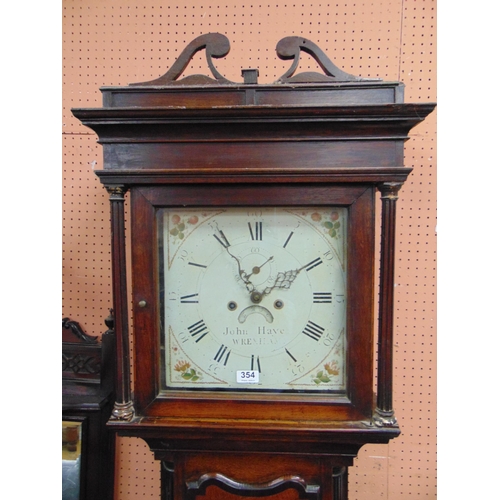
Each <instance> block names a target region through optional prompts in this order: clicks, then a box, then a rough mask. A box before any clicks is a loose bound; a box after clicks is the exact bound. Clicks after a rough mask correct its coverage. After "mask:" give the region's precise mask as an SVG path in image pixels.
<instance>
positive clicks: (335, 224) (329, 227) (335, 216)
mask: <svg viewBox="0 0 500 500" xmlns="http://www.w3.org/2000/svg"><path fill="white" fill-rule="evenodd" d="M339 218H340V215H339V213H338V212H337V211H336V210H334V211H333V212H331V213H330V214H328V216H324V215H321V214H320V213H318V212H314V213H312V214H311V219H312V220H313V221H314V222H318V223H319V224H320V225H321V226H322V227H323V230H324V231H325V233H327V234H328V235H329V236H330V237H331V238H339V237H340V233H339V229H340V221H339Z"/></svg>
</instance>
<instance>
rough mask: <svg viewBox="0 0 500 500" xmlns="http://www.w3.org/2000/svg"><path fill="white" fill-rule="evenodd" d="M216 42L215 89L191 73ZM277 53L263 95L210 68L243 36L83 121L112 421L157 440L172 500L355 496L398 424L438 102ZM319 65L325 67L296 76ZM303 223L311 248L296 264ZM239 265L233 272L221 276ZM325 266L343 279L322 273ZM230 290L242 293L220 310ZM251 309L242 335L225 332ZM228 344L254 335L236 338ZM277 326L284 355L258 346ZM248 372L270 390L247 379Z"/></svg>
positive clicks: (120, 95) (196, 46)
mask: <svg viewBox="0 0 500 500" xmlns="http://www.w3.org/2000/svg"><path fill="white" fill-rule="evenodd" d="M203 49H204V50H205V53H206V56H207V63H208V66H209V68H210V70H211V72H212V75H213V78H210V77H207V76H203V75H191V76H187V77H184V78H181V75H182V72H183V71H184V69H185V68H186V67H187V65H188V63H189V61H190V60H191V58H192V56H193V55H194V54H195V53H196V52H197V51H199V50H203ZM276 50H277V55H278V57H280V58H281V59H284V60H291V61H292V64H291V66H290V69H289V70H288V71H287V72H286V73H285V74H284V75H282V76H281V77H280V78H279V79H278V80H277V81H276V82H275V83H272V84H258V83H257V80H258V71H257V70H253V69H252V70H243V82H230V81H228V80H227V79H226V78H224V76H222V75H221V74H220V73H219V72H218V71H217V69H216V68H215V65H214V58H219V57H223V56H225V55H226V54H227V53H228V51H229V42H228V40H227V38H226V37H225V36H223V35H220V34H213V33H212V34H208V35H203V36H201V37H198V38H197V39H196V40H194V41H193V42H192V43H191V44H189V45H188V47H187V48H186V49H185V50H184V52H183V53H182V54H181V55H180V57H179V58H178V60H177V61H176V62H175V63H174V64H173V66H172V68H171V69H170V70H169V71H168V72H167V73H166V74H165V75H163V76H161V77H160V78H158V79H157V80H153V81H149V82H144V83H138V84H132V85H129V86H127V87H105V88H102V89H101V90H102V93H103V102H104V106H103V108H100V109H75V110H73V113H74V114H75V116H76V117H77V118H79V119H80V120H81V121H82V123H84V124H85V125H87V126H89V127H90V128H91V129H93V130H94V131H95V132H96V133H97V134H98V136H99V142H100V143H101V144H102V146H103V151H104V169H103V170H101V171H98V172H97V175H98V176H99V178H100V180H101V182H102V183H103V185H104V186H105V187H106V189H107V190H108V192H109V194H110V202H111V225H112V235H113V236H112V259H113V260H112V268H113V294H114V310H115V314H116V328H115V331H116V335H117V354H118V360H117V361H118V363H117V372H116V382H117V398H116V403H115V407H114V410H113V414H112V418H111V421H110V422H109V425H110V426H111V428H113V429H114V430H116V431H117V432H118V433H119V434H121V435H125V436H138V437H141V438H143V439H144V440H146V442H147V443H148V444H149V446H150V448H151V449H152V450H153V451H154V453H155V457H156V458H157V459H158V460H161V462H162V496H163V498H175V499H181V498H186V499H202V498H235V496H234V495H236V497H252V498H254V497H266V498H267V497H272V498H300V499H320V498H321V499H326V498H334V499H336V500H340V499H346V498H347V478H348V467H349V466H350V465H352V462H353V459H354V458H355V457H356V455H357V453H358V451H359V449H360V448H361V446H363V445H364V444H366V443H387V442H388V441H389V440H390V439H392V438H394V437H396V436H398V434H399V432H400V431H399V428H398V425H397V421H396V418H395V415H394V411H393V406H392V336H393V300H394V298H393V285H394V240H395V221H396V218H395V217H396V216H395V207H396V201H397V198H398V191H399V189H400V187H401V186H402V184H403V183H404V181H405V180H406V178H407V176H408V175H409V174H410V172H411V170H412V169H411V168H409V167H405V166H404V163H403V152H404V150H403V147H404V142H405V141H406V140H407V139H408V133H409V131H410V129H411V128H412V127H414V126H415V125H416V124H418V123H420V122H421V121H422V120H423V119H425V117H426V116H427V115H428V114H429V113H430V112H431V111H432V110H433V109H434V104H432V103H430V104H405V103H403V85H402V84H401V83H399V82H383V81H380V80H369V79H362V78H359V77H356V76H353V75H349V74H347V73H345V72H343V71H342V70H340V69H339V68H337V67H336V66H335V65H334V64H333V63H332V62H331V61H330V60H329V59H328V58H327V56H326V55H325V54H324V53H323V52H322V51H321V50H320V49H319V48H318V47H317V46H316V45H315V44H314V43H312V42H311V41H309V40H306V39H304V38H300V37H287V38H285V39H283V40H281V41H280V42H279V43H278V44H277V47H276ZM304 53H306V54H308V55H309V56H311V57H313V58H314V59H315V60H316V62H317V63H318V64H319V66H320V67H321V68H322V69H323V71H324V74H320V73H315V72H306V73H299V74H295V71H296V69H297V68H298V65H299V61H300V58H301V56H302V55H304ZM377 191H380V193H381V199H382V208H381V210H382V213H381V248H380V290H379V292H380V293H379V302H378V304H379V305H378V307H379V309H378V339H377V343H378V364H377V368H376V369H377V381H376V394H375V395H374V394H373V387H374V373H373V372H374V370H373V354H374V343H373V340H374V339H373V337H374V331H375V325H374V319H373V318H374V317H375V311H374V309H375V295H376V291H375V290H374V274H375V269H376V268H377V266H376V262H375V261H376V250H375V233H376V219H375V215H376V214H375V199H376V194H377ZM127 192H129V193H130V213H131V235H130V240H129V241H130V245H131V251H132V262H131V265H132V267H131V269H132V290H131V291H130V292H131V295H132V303H133V315H134V331H133V335H134V347H133V348H134V360H135V363H134V366H133V369H134V387H133V391H132V388H131V386H130V378H131V371H130V370H131V369H132V367H131V366H130V359H129V329H128V309H127V305H128V297H129V295H128V292H129V291H128V290H127V280H126V265H127V263H126V258H125V255H126V253H125V229H124V203H125V195H126V193H127ZM273 210H274V212H273ZM269 213H275V218H274V219H276V221H277V223H275V225H274V226H273V224H274V223H273V220H274V219H273V217H271V216H269V215H266V214H269ZM223 214H225V215H223ZM245 214H246V215H245ZM226 215H228V217H229V218H226V219H224V218H223V217H225V216H226ZM233 216H234V217H236V218H235V219H231V217H233ZM244 216H247V217H248V228H247V227H246V224H245V223H243V222H241V221H244ZM266 217H267V218H266ZM232 220H235V221H240V222H238V223H236V222H235V223H233V222H231V221H232ZM225 221H226V222H225ZM293 224H296V226H294V225H293ZM283 227H286V228H287V229H286V233H283ZM294 228H300V230H303V235H304V236H303V239H302V240H297V238H295V240H293V241H294V245H296V246H295V247H294V251H295V253H291V252H292V250H291V246H290V247H288V248H287V245H288V242H289V239H290V238H291V237H292V235H293V234H295V233H294V231H295V229H294ZM280 231H281V232H280ZM307 231H312V232H310V233H308V232H307ZM342 231H343V232H342ZM211 233H213V234H211ZM307 234H311V238H309V237H308V236H307ZM286 235H288V237H287V238H286V240H285V237H284V236H286ZM226 236H227V238H226ZM232 238H233V239H232ZM273 238H274V239H273ZM280 238H282V239H281V241H280V244H279V245H278V244H276V241H277V240H279V239H280ZM314 241H316V243H314ZM186 242H189V245H188V243H186ZM231 243H233V245H231ZM323 244H325V245H327V246H326V247H324V248H323V250H321V253H319V252H320V250H319V248H320V247H321V245H323ZM273 245H274V246H273ZM315 245H316V246H315ZM328 245H329V246H328ZM301 248H303V249H304V257H301V256H300V255H301V254H300V251H301ZM315 248H317V249H318V250H314V251H316V252H317V254H314V255H313V257H306V256H305V255H306V253H307V252H308V251H309V250H310V251H311V252H313V249H315ZM325 248H326V250H325ZM188 249H189V250H188ZM284 249H285V250H284ZM288 250H290V252H288ZM203 252H206V255H207V258H206V260H203V257H204V255H205V254H204V253H203ZM238 252H239V253H238ZM208 255H211V256H212V257H210V258H208ZM193 256H194V257H193ZM195 257H196V258H195ZM259 259H261V260H259ZM286 259H289V260H288V261H287V260H286ZM294 259H295V260H294ZM301 259H302V260H301ZM304 259H305V260H304ZM309 259H312V260H309ZM181 261H183V262H184V264H185V268H182V265H183V264H182V262H181ZM252 262H253V264H252ZM285 262H286V263H285ZM292 262H297V263H296V264H292ZM335 263H336V264H335ZM176 266H177V269H179V270H178V271H175V273H177V274H175V273H174V269H175V268H176ZM318 266H320V267H318ZM335 266H336V267H335ZM211 269H214V270H215V271H213V272H212V271H211ZM228 269H229V272H230V273H233V275H234V280H233V279H226V278H224V279H223V278H222V276H223V275H224V273H226V271H227V270H228ZM318 269H319V270H320V271H319V272H318ZM285 271H286V272H285ZM194 272H196V273H198V274H196V275H195V274H193V273H194ZM323 272H325V273H327V275H328V273H330V275H331V276H332V278H331V280H330V278H328V279H327V280H326V281H324V280H323V281H321V280H322V279H323V278H320V275H321V273H323ZM313 273H316V274H315V275H314V276H313ZM258 275H259V276H258ZM330 275H328V276H330ZM174 276H175V278H174ZM217 276H220V278H217ZM262 276H264V277H265V279H267V281H266V282H265V281H259V280H260V279H261V277H262ZM315 280H317V281H315ZM330 281H331V283H330ZM174 282H175V283H174ZM265 283H267V285H266V284H265ZM316 283H318V284H319V285H318V288H314V287H315V286H316V285H315V284H316ZM186 284H189V285H188V286H184V285H186ZM176 286H177V287H178V288H177V289H176V288H175V287H176ZM211 290H212V291H213V293H210V291H211ZM227 290H230V291H231V293H232V294H234V296H235V297H238V300H236V299H235V300H232V299H231V298H229V301H227V299H225V298H224V299H223V297H225V295H224V294H225V293H226V292H227ZM247 292H248V293H247ZM214 297H215V298H214ZM219 297H220V300H219V299H218V298H219ZM273 301H274V302H273ZM219 302H220V303H219ZM208 303H210V304H211V305H210V307H208V306H207V305H206V304H208ZM304 304H305V305H304ZM283 305H285V307H283ZM236 310H238V311H241V312H239V314H240V315H239V316H236V315H235V316H231V314H232V313H233V311H236ZM228 311H229V312H228ZM282 311H286V314H287V315H289V318H288V319H290V318H292V317H294V318H295V317H296V318H298V319H296V320H294V325H290V322H286V321H284V322H280V321H281V320H279V319H277V318H278V317H279V315H280V314H282ZM320 311H321V312H320ZM325 311H326V312H325ZM328 311H330V312H328ZM250 315H252V318H251V319H248V318H249V317H250ZM259 315H260V316H259ZM254 316H256V317H260V318H264V319H261V321H262V322H263V324H264V326H262V327H261V326H258V327H257V324H256V323H252V321H253V320H254V319H255V318H254ZM318 316H319V317H321V318H322V319H321V321H319V322H318V321H316V322H315V321H314V320H315V319H316V318H317V317H318ZM236 317H238V321H239V322H240V324H238V322H235V323H232V324H231V326H226V327H225V328H220V325H225V324H226V323H224V322H226V321H227V325H229V321H231V320H230V318H236ZM221 318H224V319H223V320H221ZM225 318H228V319H227V320H226V319H225ZM221 321H222V322H221ZM266 322H267V324H266ZM318 323H319V324H318ZM247 325H250V326H248V328H246V326H247ZM271 327H273V328H271ZM252 328H253V330H252ZM221 330H222V331H221ZM231 332H232V333H233V334H239V335H243V336H244V341H240V342H239V343H238V342H236V340H235V339H233V340H232V341H231V339H228V340H226V338H227V337H224V335H225V334H229V333H231ZM264 333H265V334H268V335H269V337H267V338H268V339H269V341H268V342H267V344H268V345H272V344H274V345H275V346H278V347H275V348H274V350H271V348H269V350H266V348H265V347H262V344H266V342H264V341H261V340H260V337H259V335H261V334H264ZM202 339H203V340H202ZM221 339H222V340H221ZM333 341H335V345H337V346H338V348H337V349H336V350H335V349H334V348H333V346H329V344H332V343H333ZM242 344H245V345H253V346H254V349H255V351H245V349H246V347H243V346H242ZM218 345H220V347H219V349H218V350H217V351H215V346H218ZM318 346H321V349H320V347H318ZM238 356H239V358H238ZM273 356H274V357H273ZM322 356H323V357H322ZM335 356H336V357H335ZM245 357H246V359H247V360H248V361H244V359H245ZM235 359H239V360H240V361H238V363H240V364H239V365H238V364H234V363H235ZM312 359H314V360H315V361H311V360H312ZM244 363H247V364H246V365H244ZM301 363H302V365H301ZM240 365H244V366H240ZM301 366H306V367H307V368H306V369H305V370H304V371H305V373H304V371H303V372H301V371H300V370H301V368H300V367H301ZM229 367H232V368H231V370H233V371H234V373H233V372H231V373H228V370H229ZM245 370H246V371H245ZM287 370H288V371H287ZM285 372H286V373H288V375H286V376H285V375H283V374H284V373H285ZM269 374H271V375H272V377H274V379H273V378H272V377H271V378H269ZM233 375H234V376H235V377H236V378H234V379H233V378H232V377H233ZM246 376H247V377H256V379H255V380H258V382H256V383H255V384H245V383H243V382H248V380H241V377H243V378H244V377H246ZM176 377H177V378H176ZM200 377H201V378H200ZM287 377H288V378H287ZM299 380H300V383H299V382H298V381H299ZM236 381H237V382H236ZM201 382H203V383H205V384H207V385H206V386H205V387H206V388H203V384H202V383H201ZM240 383H241V385H239V384H240ZM190 384H191V385H190ZM225 385H227V387H229V388H228V389H224V387H225ZM297 387H299V388H298V389H297Z"/></svg>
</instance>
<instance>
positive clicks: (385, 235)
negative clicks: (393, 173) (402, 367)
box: [374, 182, 403, 427]
mask: <svg viewBox="0 0 500 500" xmlns="http://www.w3.org/2000/svg"><path fill="white" fill-rule="evenodd" d="M402 185H403V183H402V182H384V183H383V184H379V185H378V189H379V190H380V192H381V199H382V234H381V248H380V297H379V323H378V367H377V377H378V378H377V408H376V409H375V415H374V423H375V425H378V426H380V427H384V426H393V425H397V421H396V417H395V416H394V409H393V407H392V346H393V336H394V254H395V252H394V248H395V241H396V234H395V233H396V201H397V199H398V192H399V190H400V188H401V186H402Z"/></svg>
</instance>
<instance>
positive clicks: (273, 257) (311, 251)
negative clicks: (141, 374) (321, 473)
mask: <svg viewBox="0 0 500 500" xmlns="http://www.w3.org/2000/svg"><path fill="white" fill-rule="evenodd" d="M158 215H159V217H158V221H159V235H160V238H159V239H160V266H161V270H162V278H161V281H162V283H161V285H162V286H163V290H162V293H161V296H162V298H163V299H162V319H161V322H162V332H163V333H162V335H163V337H164V338H163V339H162V341H163V342H162V343H163V346H164V356H163V358H162V368H161V369H162V371H163V373H162V379H163V380H164V389H187V390H190V389H191V390H203V389H205V390H224V389H226V390H232V391H235V390H236V391H259V390H260V391H265V390H272V391H291V392H294V391H300V392H304V391H306V392H308V391H311V392H318V391H320V392H322V391H330V392H332V391H334V392H344V391H345V389H346V361H345V360H346V347H347V346H346V264H347V263H346V258H347V253H346V227H347V217H348V211H347V209H346V208H343V207H327V208H325V207H320V208H318V207H314V208H311V207H309V208H308V207H304V208H297V207H292V208H274V207H273V208H262V207H258V208H248V207H245V208H221V209H216V208H213V207H212V208H206V209H205V208H203V209H182V208H179V209H160V210H159V214H158Z"/></svg>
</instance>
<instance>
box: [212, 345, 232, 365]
mask: <svg viewBox="0 0 500 500" xmlns="http://www.w3.org/2000/svg"><path fill="white" fill-rule="evenodd" d="M230 354H231V351H228V350H227V346H225V345H224V344H222V345H221V346H220V347H219V350H218V351H217V354H216V355H215V356H214V360H215V361H217V363H220V362H221V361H222V360H223V359H224V363H223V364H224V366H226V364H227V360H228V359H229V355H230ZM224 355H225V357H224Z"/></svg>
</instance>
